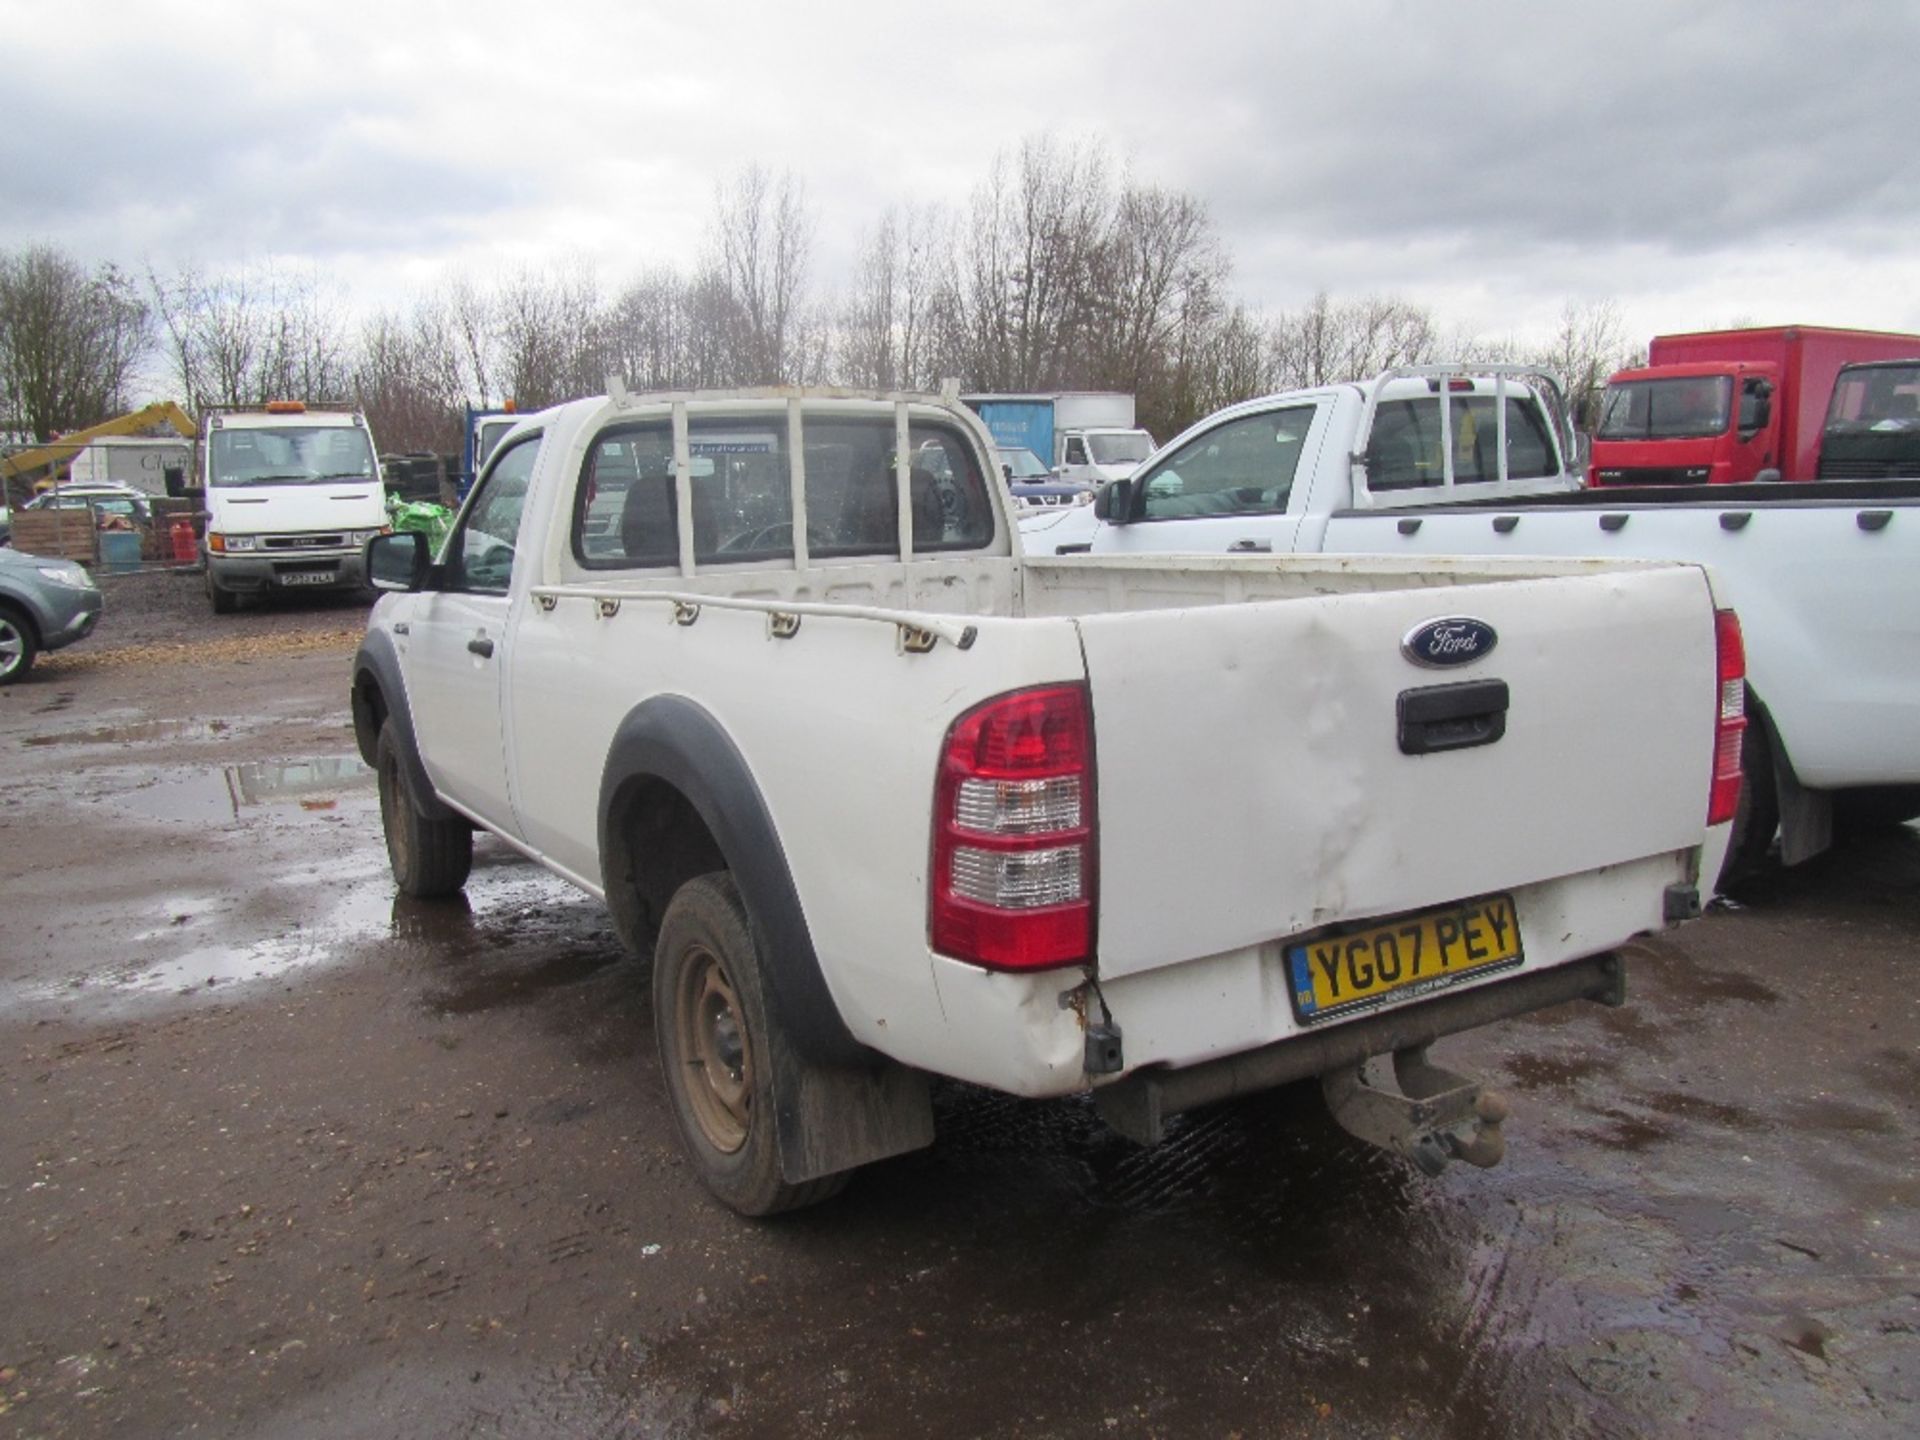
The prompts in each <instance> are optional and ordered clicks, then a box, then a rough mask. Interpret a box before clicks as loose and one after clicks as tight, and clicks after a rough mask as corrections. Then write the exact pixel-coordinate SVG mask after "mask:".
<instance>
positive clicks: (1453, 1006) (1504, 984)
mask: <svg viewBox="0 0 1920 1440" xmlns="http://www.w3.org/2000/svg"><path fill="white" fill-rule="evenodd" d="M1626 998H1627V966H1626V961H1624V960H1623V959H1621V957H1620V956H1618V955H1613V954H1607V955H1590V956H1588V957H1587V958H1586V959H1584V960H1575V961H1573V962H1572V963H1570V964H1567V965H1557V966H1555V967H1554V968H1553V969H1551V970H1539V971H1526V972H1522V973H1521V974H1518V975H1513V976H1509V977H1507V978H1505V979H1502V980H1496V981H1494V982H1492V983H1491V984H1487V985H1481V986H1477V987H1475V988H1473V989H1471V990H1450V991H1447V992H1445V993H1444V994H1440V995H1435V996H1433V997H1432V998H1431V999H1427V1000H1421V1001H1417V1002H1415V1003H1414V1004H1411V1005H1405V1006H1402V1007H1401V1008H1399V1009H1397V1010H1388V1011H1385V1012H1384V1013H1378V1014H1373V1015H1366V1016H1363V1017H1361V1018H1360V1019H1357V1020H1351V1021H1348V1022H1347V1023H1346V1024H1344V1025H1335V1026H1333V1027H1332V1028H1331V1029H1327V1030H1316V1031H1312V1032H1310V1033H1308V1034H1305V1035H1296V1036H1293V1037H1292V1038H1290V1039H1287V1040H1281V1041H1278V1042H1277V1043H1275V1044H1272V1045H1267V1046H1263V1047H1262V1048H1260V1049H1258V1050H1250V1051H1248V1052H1246V1053H1245V1054H1243V1055H1232V1056H1228V1057H1227V1058H1226V1059H1224V1060H1214V1061H1211V1062H1209V1063H1208V1064H1205V1065H1195V1066H1193V1067H1191V1068H1189V1069H1186V1070H1143V1071H1139V1072H1137V1073H1135V1074H1133V1075H1129V1076H1128V1077H1127V1078H1126V1079H1124V1080H1122V1081H1120V1082H1119V1083H1118V1084H1115V1085H1108V1086H1106V1087H1105V1088H1104V1089H1100V1090H1096V1091H1095V1092H1094V1101H1095V1103H1096V1105H1097V1106H1098V1107H1099V1110H1100V1115H1101V1118H1102V1119H1104V1120H1105V1121H1106V1122H1107V1123H1108V1124H1109V1125H1111V1126H1112V1127H1113V1128H1114V1129H1116V1130H1118V1131H1119V1132H1120V1133H1121V1134H1122V1135H1125V1136H1127V1137H1128V1138H1129V1139H1132V1140H1137V1141H1139V1142H1140V1143H1141V1144H1143V1145H1153V1144H1157V1143H1158V1142H1159V1141H1160V1139H1161V1136H1162V1134H1163V1133H1164V1132H1163V1126H1164V1124H1165V1121H1166V1119H1167V1117H1168V1116H1170V1115H1175V1114H1178V1113H1179V1112H1180V1111H1182V1110H1191V1109H1193V1108H1194V1107H1195V1106H1199V1105H1211V1104H1213V1103H1214V1102H1215V1101H1217V1100H1227V1099H1231V1098H1232V1097H1233V1096H1235V1095H1251V1094H1254V1093H1256V1092H1257V1091H1261V1090H1272V1089H1274V1088H1276V1087H1278V1086H1281V1085H1290V1084H1292V1083H1293V1082H1294V1081H1296V1080H1310V1079H1313V1078H1314V1077H1316V1076H1320V1075H1325V1074H1328V1073H1330V1072H1332V1071H1334V1070H1339V1069H1344V1068H1346V1067H1348V1066H1353V1065H1359V1064H1361V1063H1363V1062H1365V1061H1367V1060H1370V1059H1372V1058H1373V1057H1374V1056H1375V1055H1386V1054H1390V1053H1392V1052H1393V1051H1396V1050H1409V1049H1419V1048H1421V1047H1424V1046H1427V1045H1431V1044H1432V1043H1433V1042H1434V1041H1435V1040H1438V1039H1440V1038H1441V1037H1442V1036H1445V1035H1457V1034H1459V1033H1460V1032H1461V1031H1463V1030H1477V1029H1478V1028H1479V1027H1480V1026H1482V1025H1491V1024H1493V1023H1494V1022H1495V1021H1496V1020H1511V1019H1512V1018H1513V1017H1514V1016H1516V1015H1526V1014H1529V1013H1531V1012H1532V1011H1535V1010H1545V1009H1547V1008H1549V1007H1550V1006H1554V1005H1564V1004H1566V1003H1567V1002H1568V1001H1570V1000H1597V1001H1599V1002H1600V1003H1601V1004H1603V1005H1623V1004H1625V1003H1626Z"/></svg>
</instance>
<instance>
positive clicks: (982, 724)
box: [352, 387, 1743, 1214]
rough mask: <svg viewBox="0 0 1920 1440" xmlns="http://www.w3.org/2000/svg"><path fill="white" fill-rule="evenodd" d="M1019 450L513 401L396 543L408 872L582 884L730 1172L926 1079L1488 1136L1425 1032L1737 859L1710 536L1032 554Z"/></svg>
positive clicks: (669, 1066)
mask: <svg viewBox="0 0 1920 1440" xmlns="http://www.w3.org/2000/svg"><path fill="white" fill-rule="evenodd" d="M933 449H938V450H939V451H940V457H939V458H940V464H939V465H937V466H934V465H930V464H928V463H926V462H927V460H928V458H929V453H930V451H931V450H933ZM991 453H992V452H991V440H990V437H989V436H988V434H987V432H986V431H985V429H984V428H983V427H982V426H981V424H980V422H979V421H978V420H977V419H976V418H975V417H973V416H972V415H971V414H970V413H968V412H967V411H966V410H964V409H962V408H961V407H960V406H959V405H958V404H957V403H955V402H954V401H952V400H950V399H935V398H931V397H901V396H864V397H860V396H854V395H851V394H849V393H846V392H806V391H772V392H760V393H728V394H722V395H705V394H697V395H682V396H670V397H655V396H630V395H627V394H626V393H624V392H623V391H621V390H620V389H619V388H618V387H615V389H614V393H613V394H612V396H611V397H610V398H605V399H589V400H581V401H576V402H574V403H571V404H568V405H565V406H562V407H559V408H557V409H554V410H550V411H547V412H545V413H543V414H540V415H535V416H530V417H527V418H526V419H525V420H523V421H522V423H521V424H520V425H518V426H517V427H516V428H515V430H514V431H513V432H512V433H511V434H509V435H508V436H507V437H506V438H505V439H504V440H503V441H502V442H501V445H500V447H499V449H498V450H497V451H496V453H495V454H494V456H493V457H492V459H491V461H490V463H489V464H488V466H487V467H486V469H485V471H484V472H483V474H482V475H481V478H480V480H479V482H478V483H477V484H476V486H475V488H474V491H473V493H472V495H471V496H470V497H469V498H468V500H467V502H466V504H465V506H464V507H463V508H462V511H461V513H460V515H459V517H458V519H457V521H456V524H455V527H454V529H453V531H452V533H451V535H450V536H449V538H448V540H447V542H446V544H445V546H444V547H443V548H442V550H441V551H440V553H438V554H437V555H436V554H433V553H431V552H430V551H429V549H428V547H427V544H426V541H425V537H422V536H415V535H411V534H398V535H392V536H385V537H381V538H379V539H376V540H374V541H372V542H371V543H370V545H369V547H368V552H367V565H368V573H369V574H370V576H371V577H372V581H373V583H374V585H375V586H376V587H378V588H380V589H382V590H385V591H389V592H393V593H388V594H385V595H383V596H382V598H381V600H380V601H379V603H378V604H377V605H376V607H375V609H374V612H373V615H372V618H371V621H370V625H369V629H368V632H367V635H366V638H365V641H364V643H363V644H362V646H361V649H360V651H359V654H358V657H357V659H356V661H355V666H354V672H353V679H352V700H353V716H354V724H355V729H356V732H357V735H358V740H359V745H360V749H361V753H362V754H363V755H364V756H365V757H366V758H367V760H368V762H369V763H370V764H372V765H373V766H374V767H375V768H376V770H377V772H378V776H379V791H380V801H381V810H382V815H383V820H384V824H385V829H386V837H387V846H388V851H389V856H390V858H391V861H392V868H393V873H394V876H395V879H396V881H397V883H398V885H399V886H400V888H401V889H402V890H403V891H405V892H406V893H408V894H412V895H417V896H433V895H443V894H448V893H451V892H453V891H455V890H457V889H458V888H459V887H460V886H461V885H462V884H463V883H464V882H465V879H466V875H467V871H468V866H469V863H470V861H471V855H472V834H473V829H474V827H482V828H484V829H486V830H489V831H492V832H493V833H494V834H496V835H498V836H499V837H500V838H501V839H503V840H504V841H505V842H506V843H507V844H508V845H510V846H512V847H514V848H515V849H518V850H520V851H522V852H523V853H525V854H526V855H528V856H530V857H532V858H533V859H535V860H537V861H539V862H540V863H542V864H544V865H545V866H547V867H548V868H550V869H551V870H552V871H553V872H555V873H556V874H558V875H560V876H561V877H563V878H565V879H566V880H568V881H570V882H572V883H573V884H574V885H576V886H578V887H579V888H580V889H581V890H583V891H586V892H587V893H589V894H591V895H593V896H596V897H599V898H601V899H603V900H604V901H605V903H606V904H607V905H608V907H609V908H610V910H611V912H612V914H613V917H614V919H615V922H616V924H617V927H618V929H619V931H620V933H621V935H622V937H623V939H624V940H625V941H626V942H627V943H628V944H629V945H630V946H631V947H632V948H633V949H634V950H635V951H636V952H638V953H650V954H651V955H652V956H653V966H654V969H653V995H654V1022H655V1031H656V1038H657V1042H658V1045H659V1049H660V1055H661V1075H662V1077H663V1083H664V1086H665V1089H666V1090H667V1092H668V1095H669V1097H670V1099H671V1102H672V1107H673V1111H674V1115H675V1118H676V1122H677V1125H678V1128H679V1131H680V1133H681V1136H682V1139H683V1141H684V1143H685V1146H686V1149H687V1151H688V1153H689V1155H690V1156H691V1157H692V1158H693V1160H694V1163H695V1165H696V1167H697V1169H698V1170H699V1172H700V1174H701V1176H702V1178H703V1179H704V1181H705V1182H706V1184H707V1185H708V1186H709V1187H710V1188H711V1189H712V1190H713V1192H714V1193H715V1194H717V1195H718V1196H719V1197H720V1198H721V1199H723V1200H724V1201H725V1202H726V1203H727V1204H729V1205H731V1206H733V1207H735V1208H736V1209H738V1210H740V1211H742V1212H743V1213H750V1214H765V1213H769V1212H772V1211H775V1210H780V1209H786V1208H791V1207H793V1206H796V1205H800V1204H805V1203H809V1202H811V1201H813V1200H817V1199H820V1198H823V1197H824V1196H825V1195H827V1194H830V1193H832V1192H833V1191H834V1190H836V1189H837V1188H838V1187H839V1185H840V1184H841V1183H842V1181H843V1179H844V1177H845V1176H846V1174H847V1173H848V1172H850V1171H851V1170H852V1169H853V1168H854V1167H856V1166H858V1165H861V1164H864V1163H866V1162H868V1161H871V1160H876V1159H880V1158H882V1157H885V1156H887V1155H892V1154H897V1153H900V1152H902V1151H906V1150H911V1149H914V1148H917V1147H919V1146H922V1145H925V1144H927V1143H929V1142H930V1141H931V1139H932V1118H931V1117H932V1112H931V1108H930V1106H929V1103H928V1099H927V1089H926V1077H927V1076H928V1075H944V1076H952V1077H957V1078H958V1079H961V1080H964V1081H970V1082H974V1083H977V1084H980V1085H984V1086H990V1087H992V1088H994V1089H997V1090H1000V1091H1004V1092H1010V1093H1013V1094H1017V1095H1023V1096H1058V1095H1064V1094H1070V1093H1075V1092H1084V1091H1087V1090H1089V1089H1091V1090H1093V1091H1094V1092H1095V1096H1096V1100H1097V1101H1098V1102H1099V1105H1100V1108H1101V1110H1102V1113H1103V1114H1105V1115H1106V1116H1107V1118H1108V1119H1109V1120H1110V1121H1111V1122H1112V1123H1113V1124H1114V1125H1115V1126H1116V1127H1117V1128H1119V1129H1121V1130H1122V1131H1123V1132H1124V1133H1127V1134H1129V1135H1132V1136H1134V1137H1136V1138H1138V1139H1141V1140H1142V1141H1152V1140H1154V1139H1157V1138H1158V1137H1159V1135H1160V1134H1161V1132H1162V1129H1163V1125H1164V1121H1165V1117H1166V1116H1168V1115H1169V1114H1172V1113H1173V1112H1176V1111H1178V1110H1181V1109H1184V1108H1187V1107H1189V1106H1192V1105H1197V1104H1202V1103H1205V1102H1207V1101H1211V1100H1217V1099H1222V1098H1225V1097H1227V1096H1229V1095H1233V1094H1238V1093H1241V1092H1243V1091H1248V1090H1254V1089H1260V1088H1264V1087H1268V1086H1273V1085H1278V1084H1281V1083H1284V1082H1287V1081H1290V1080H1297V1079H1303V1078H1309V1077H1314V1076H1319V1077H1322V1078H1323V1080H1324V1082H1325V1085H1326V1089H1327V1093H1328V1095H1329V1098H1330V1100H1331V1101H1332V1103H1333V1105H1334V1109H1335V1113H1336V1115H1338V1116H1339V1117H1340V1119H1341V1120H1342V1122H1343V1123H1344V1124H1346V1125H1347V1126H1348V1128H1349V1129H1352V1130H1354V1131H1355V1132H1356V1133H1359V1134H1362V1135H1365V1136H1366V1137H1367V1138H1369V1139H1371V1140H1374V1141H1376V1142H1378V1143H1381V1144H1384V1145H1388V1146H1391V1147H1393V1148H1394V1149H1396V1150H1398V1151H1399V1152H1400V1153H1403V1154H1405V1155H1407V1156H1408V1157H1410V1158H1411V1159H1413V1160H1414V1161H1416V1162H1417V1163H1419V1164H1421V1165H1422V1166H1423V1167H1425V1168H1428V1169H1437V1168H1439V1166H1440V1165H1441V1164H1442V1163H1444V1161H1445V1160H1446V1159H1447V1158H1449V1157H1450V1156H1457V1157H1460V1158H1465V1159H1467V1160H1470V1161H1473V1162H1475V1163H1481V1164H1490V1163H1492V1162H1493V1161H1494V1160H1496V1159H1497V1158H1498V1156H1499V1154H1500V1149H1501V1143H1502V1142H1501V1137H1500V1130H1499V1122H1500V1119H1501V1117H1502V1114H1503V1106H1502V1103H1501V1102H1500V1100H1499V1099H1498V1097H1497V1096H1495V1095H1493V1094H1492V1093H1491V1092H1486V1091H1483V1090H1482V1089H1481V1088H1480V1087H1479V1086H1477V1085H1476V1084H1474V1083H1473V1082H1471V1081H1469V1080H1466V1079H1463V1078H1462V1077H1459V1076H1455V1075H1451V1074H1449V1073H1447V1072H1446V1071H1443V1070H1441V1069H1439V1068H1438V1067H1437V1066H1435V1065H1433V1064H1432V1063H1431V1062H1429V1061H1428V1060H1427V1058H1426V1054H1425V1051H1426V1047H1427V1045H1428V1044H1429V1043H1431V1042H1432V1041H1433V1040H1434V1039H1436V1038H1437V1037H1439V1036H1441V1035H1445V1034H1449V1033H1453V1032H1456V1031H1459V1030H1463V1029H1467V1028H1470V1027H1473V1026H1477V1025H1482V1024H1486V1023H1488V1022H1491V1021H1493V1020H1497V1019H1500V1018H1503V1017H1506V1016H1510V1015H1515V1014H1519V1013H1522V1012H1525V1011H1529V1010H1533V1009H1537V1008H1540V1007H1543V1006H1547V1005H1553V1004H1558V1003H1561V1002H1564V1001H1567V1000H1570V999H1575V998H1587V999H1595V1000H1604V1001H1608V1002H1610V1003H1618V1002H1619V1001H1620V999H1621V997H1622V994H1623V991H1622V985H1623V975H1624V972H1623V968H1622V962H1621V960H1620V958H1619V957H1618V955H1617V954H1615V953H1613V952H1614V950H1615V947H1618V946H1620V945H1622V944H1623V943H1625V942H1626V941H1628V940H1630V939H1632V938H1633V937H1635V936H1637V935H1642V934H1645V933H1648V932H1651V931H1657V930H1660V929H1662V928H1664V927H1666V926H1669V925H1671V924H1674V923H1676V922H1677V921H1679V920H1681V919H1684V918H1686V917H1688V916H1690V915H1692V914H1694V913H1697V910H1698V905H1699V887H1700V884H1701V877H1702V876H1703V875H1705V876H1708V877H1711V876H1712V875H1713V874H1714V873H1715V870H1716V867H1717V866H1718V864H1719V862H1720V858H1721V854H1722V851H1723V849H1724V846H1725V844H1726V840H1727V832H1728V829H1729V825H1728V821H1729V818H1730V816H1731V814H1732V812H1733V807H1734V804H1735V800H1736V796H1737V791H1738V786H1739V775H1738V768H1737V765H1734V764H1731V763H1730V762H1729V757H1730V756H1737V752H1738V736H1739V731H1740V728H1741V725H1742V723H1743V722H1742V720H1741V717H1740V713H1739V702H1740V686H1739V683H1738V680H1739V675H1740V669H1739V665H1740V661H1739V644H1738V634H1739V632H1738V626H1737V623H1735V622H1734V621H1733V618H1732V616H1731V614H1730V613H1728V612H1726V611H1724V610H1723V609H1720V608H1718V607H1717V606H1716V603H1715V598H1714V595H1713V589H1712V582H1711V580H1710V579H1709V577H1708V576H1707V574H1706V573H1705V571H1704V570H1703V569H1702V568H1701V567H1699V566H1695V565H1672V564H1662V565H1647V564H1635V563H1617V564H1609V563H1606V562H1597V561H1584V560H1581V561H1556V560H1549V561H1525V562H1514V561H1508V560H1466V561H1462V560H1453V559H1445V560H1424V559H1423V560H1419V561H1412V560H1404V559H1391V558H1390V559H1384V560H1355V559H1351V558H1345V557H1342V558H1339V559H1304V560H1298V559H1293V558H1290V557H1282V558H1274V557H1267V556H1260V555H1247V556H1238V557H1226V556H1219V557H1210V558H1204V559H1171V560H1169V559H1163V558H1148V559H1114V560H1095V561H1087V560H1077V559H1076V560H1059V559H1046V560H1032V559H1027V558H1023V556H1022V555H1021V553H1020V547H1019V541H1018V537H1017V534H1016V532H1015V529H1014V525H1013V523H1012V519H1011V515H1012V510H1011V505H1010V502H1009V500H1008V498H1007V496H1006V493H1005V490H1004V488H1003V487H1002V486H1001V485H999V484H997V483H995V481H994V478H993V477H994V471H993V469H992V468H991V466H990V463H989V461H988V456H989V455H990V454H991ZM1386 1055H1391V1056H1393V1057H1394V1067H1393V1068H1394V1071H1395V1073H1396V1075H1397V1077H1398V1082H1399V1089H1398V1090H1395V1089H1393V1088H1392V1087H1391V1086H1390V1085H1388V1084H1386V1083H1384V1082H1385V1077H1384V1076H1383V1075H1382V1076H1378V1077H1372V1076H1370V1075H1369V1073H1368V1072H1367V1070H1366V1068H1365V1064H1364V1062H1366V1061H1367V1060H1368V1059H1369V1057H1377V1056H1386ZM1376 1078H1377V1079H1378V1080H1379V1081H1381V1082H1382V1083H1375V1079H1376Z"/></svg>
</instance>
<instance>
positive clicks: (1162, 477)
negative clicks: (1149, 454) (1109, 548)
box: [1140, 405, 1314, 520]
mask: <svg viewBox="0 0 1920 1440" xmlns="http://www.w3.org/2000/svg"><path fill="white" fill-rule="evenodd" d="M1313 414H1314V407H1313V406H1311V405H1295V406H1291V407H1289V408H1287V409H1285V410H1266V411H1262V412H1261V413H1260V414H1258V415H1244V416H1242V417H1240V418H1239V419H1237V420H1229V421H1227V422H1226V424H1224V425H1219V426H1216V427H1215V428H1214V429H1212V430H1209V431H1207V433H1206V434H1204V435H1201V436H1199V437H1198V438H1196V439H1194V440H1190V441H1188V442H1187V443H1186V444H1185V445H1182V446H1181V447H1180V448H1179V449H1178V450H1176V451H1174V452H1173V454H1171V455H1169V456H1167V458H1166V459H1164V460H1162V461H1161V462H1160V463H1159V464H1158V465H1156V466H1154V467H1153V469H1152V470H1150V471H1148V472H1147V474H1146V475H1144V476H1143V477H1141V481H1140V483H1141V486H1142V488H1143V490H1144V492H1145V498H1144V500H1143V502H1142V509H1141V514H1142V515H1143V516H1144V517H1145V518H1146V519H1148V520H1173V519H1180V518H1185V517H1191V516H1195V515H1245V514H1277V513H1279V512H1281V511H1284V510H1285V509H1286V508H1287V496H1288V495H1289V494H1290V493H1291V491H1292V489H1293V476H1294V472H1295V471H1296V470H1298V469H1299V468H1300V452H1301V451H1302V450H1303V449H1304V448H1305V447H1306V441H1307V431H1308V430H1310V429H1311V428H1312V427H1313Z"/></svg>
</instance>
